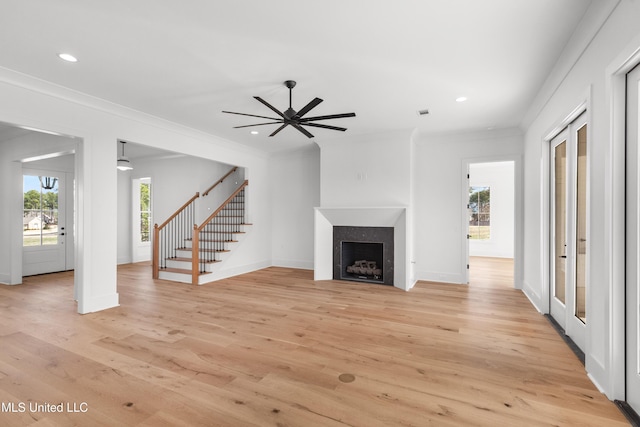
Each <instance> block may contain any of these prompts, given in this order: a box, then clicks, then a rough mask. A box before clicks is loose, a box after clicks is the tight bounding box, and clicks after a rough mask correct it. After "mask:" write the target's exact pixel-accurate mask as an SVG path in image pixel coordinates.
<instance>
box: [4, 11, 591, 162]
mask: <svg viewBox="0 0 640 427" xmlns="http://www.w3.org/2000/svg"><path fill="white" fill-rule="evenodd" d="M590 3H591V1H587V0H482V1H479V0H446V1H445V0H420V1H418V0H394V1H391V0H366V1H365V0H351V1H347V0H324V1H322V2H310V1H300V0H298V1H292V0H272V1H264V0H236V1H226V2H222V1H212V0H189V1H184V2H178V1H175V0H134V1H132V0H126V1H125V0H109V1H99V0H29V1H24V0H3V1H2V12H1V13H0V40H1V42H0V66H2V67H5V68H9V69H12V70H15V71H19V72H22V73H25V74H28V75H32V76H35V77H38V78H41V79H44V80H47V81H50V82H53V83H56V84H58V85H61V86H65V87H68V88H71V89H74V90H77V91H80V92H84V93H87V94H90V95H93V96H96V97H99V98H102V99H106V100H109V101H112V102H115V103H118V104H121V105H125V106H127V107H130V108H133V109H136V110H140V111H143V112H146V113H149V114H152V115H155V116H158V117H162V118H164V119H168V120H171V121H173V122H177V123H181V124H184V125H187V126H190V127H192V128H195V129H199V130H201V131H204V132H207V133H211V134H215V135H218V136H220V137H223V138H226V139H229V140H232V141H236V142H239V143H243V144H247V145H249V146H252V147H255V148H259V149H262V150H266V151H279V150H282V149H292V148H297V147H304V146H306V145H309V144H310V143H311V142H310V140H308V139H307V138H306V137H304V136H303V135H302V134H300V133H299V132H297V131H296V130H295V129H293V128H291V127H289V128H287V129H285V130H283V131H282V132H281V133H280V134H278V135H277V136H275V137H273V138H269V137H268V134H269V133H271V131H273V130H275V129H276V127H277V126H276V125H270V126H263V127H258V128H253V129H257V130H259V131H260V134H259V135H251V134H250V133H249V130H251V129H252V128H245V129H232V127H233V126H238V125H244V124H251V123H260V122H263V121H264V120H261V119H255V120H254V119H253V118H250V117H241V116H233V115H228V114H223V113H222V112H221V111H222V110H231V111H238V112H244V113H249V114H256V115H266V116H272V115H273V113H271V111H270V110H268V109H267V108H266V107H265V106H263V105H262V104H260V103H259V102H258V101H256V100H255V99H253V96H260V97H262V98H263V99H265V100H266V101H268V102H270V103H271V104H273V105H274V106H276V107H277V108H280V109H282V110H284V109H285V108H286V107H287V106H288V91H287V89H286V88H285V87H284V86H283V84H282V82H283V81H284V80H288V79H292V80H296V81H297V82H298V85H297V86H296V88H295V89H294V91H293V108H294V109H300V108H302V107H303V106H304V105H305V104H306V103H307V102H309V101H310V100H311V99H313V98H314V97H316V96H317V97H320V98H323V99H324V102H323V103H322V104H320V105H319V106H318V107H316V108H315V109H314V110H313V114H311V113H310V114H309V115H325V114H334V113H346V112H352V111H353V112H355V113H356V114H357V117H355V118H344V119H336V120H331V121H326V122H323V123H325V124H330V125H335V126H344V127H347V128H348V130H347V131H346V134H348V135H358V134H368V133H375V132H383V131H388V130H397V129H408V128H417V129H418V131H419V132H422V133H442V132H452V131H475V130H482V129H487V128H503V127H513V126H518V125H519V124H520V122H521V121H522V118H523V116H524V114H525V112H526V110H527V107H528V106H529V105H530V104H531V102H532V100H533V99H534V97H535V95H536V93H537V90H538V89H539V88H540V87H541V85H542V84H543V82H544V80H545V78H546V77H547V75H548V73H549V72H550V70H551V68H552V67H553V65H554V63H555V62H556V61H557V59H558V56H559V55H560V53H561V51H562V49H563V48H564V46H565V45H566V43H567V41H568V40H569V38H570V36H571V34H572V32H573V31H574V29H575V27H576V25H577V24H578V23H579V21H580V19H581V18H582V16H583V15H584V13H585V11H586V10H587V8H588V7H589V5H590ZM59 52H68V53H71V54H73V55H75V56H77V57H78V59H79V62H78V63H75V64H71V63H66V62H63V61H61V60H60V59H58V58H57V56H56V55H57V53H59ZM459 96H466V97H468V101H467V102H464V103H457V102H456V101H455V99H456V98H457V97H459ZM420 109H428V110H429V111H430V114H429V115H426V116H419V115H418V114H417V110H420ZM309 130H310V131H311V132H312V133H313V134H314V135H315V136H316V138H315V140H317V141H320V140H326V139H330V138H335V137H340V136H343V135H344V134H342V133H340V132H336V131H332V130H324V129H315V128H310V129H309Z"/></svg>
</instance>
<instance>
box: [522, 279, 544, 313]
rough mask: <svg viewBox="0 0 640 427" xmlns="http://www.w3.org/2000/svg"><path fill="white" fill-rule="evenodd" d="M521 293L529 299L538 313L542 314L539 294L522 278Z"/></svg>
mask: <svg viewBox="0 0 640 427" xmlns="http://www.w3.org/2000/svg"><path fill="white" fill-rule="evenodd" d="M522 293H523V294H524V295H525V296H526V297H527V298H528V299H529V301H530V302H531V305H533V306H534V307H535V309H536V310H538V312H539V313H542V314H544V310H542V308H541V307H540V295H538V293H537V292H536V291H535V290H533V288H532V287H531V286H529V284H528V283H527V282H526V281H524V280H523V281H522Z"/></svg>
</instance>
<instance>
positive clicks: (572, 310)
mask: <svg viewBox="0 0 640 427" xmlns="http://www.w3.org/2000/svg"><path fill="white" fill-rule="evenodd" d="M550 159H551V162H550V165H551V167H550V170H551V179H550V182H551V191H550V193H551V203H550V205H551V218H550V220H551V221H550V225H551V227H550V229H551V236H550V237H551V241H550V245H549V246H550V249H551V250H550V255H551V260H550V273H551V277H550V281H549V284H550V289H549V299H550V301H549V303H550V313H551V316H552V317H553V318H554V319H555V320H556V322H558V324H559V325H560V326H562V328H563V329H564V330H565V333H566V334H567V335H568V336H569V337H570V338H571V339H572V340H573V342H575V343H576V345H577V346H578V347H580V348H581V349H582V350H583V351H584V348H585V335H586V323H587V310H586V308H587V304H586V301H587V292H588V289H587V256H588V241H587V123H586V113H583V114H582V115H580V116H579V117H578V118H577V119H575V120H574V121H573V122H572V123H571V124H570V125H569V126H567V128H566V129H564V130H563V131H562V132H561V133H560V134H558V135H557V136H556V137H555V138H554V139H553V140H552V141H551V153H550Z"/></svg>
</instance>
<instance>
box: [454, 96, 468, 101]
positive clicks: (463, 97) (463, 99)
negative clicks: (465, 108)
mask: <svg viewBox="0 0 640 427" xmlns="http://www.w3.org/2000/svg"><path fill="white" fill-rule="evenodd" d="M466 100H467V97H466V96H461V97H459V98H456V102H464V101H466Z"/></svg>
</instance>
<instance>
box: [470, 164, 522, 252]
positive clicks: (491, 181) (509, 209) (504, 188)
mask: <svg viewBox="0 0 640 427" xmlns="http://www.w3.org/2000/svg"><path fill="white" fill-rule="evenodd" d="M469 174H470V179H469V184H470V185H471V186H472V187H490V188H491V212H490V215H491V228H490V238H489V239H488V240H475V239H471V240H469V255H470V256H485V257H497V258H513V255H514V251H513V242H514V238H515V236H514V229H515V222H514V214H515V192H514V190H515V187H514V185H515V173H514V162H491V163H472V164H471V165H470V166H469Z"/></svg>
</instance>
